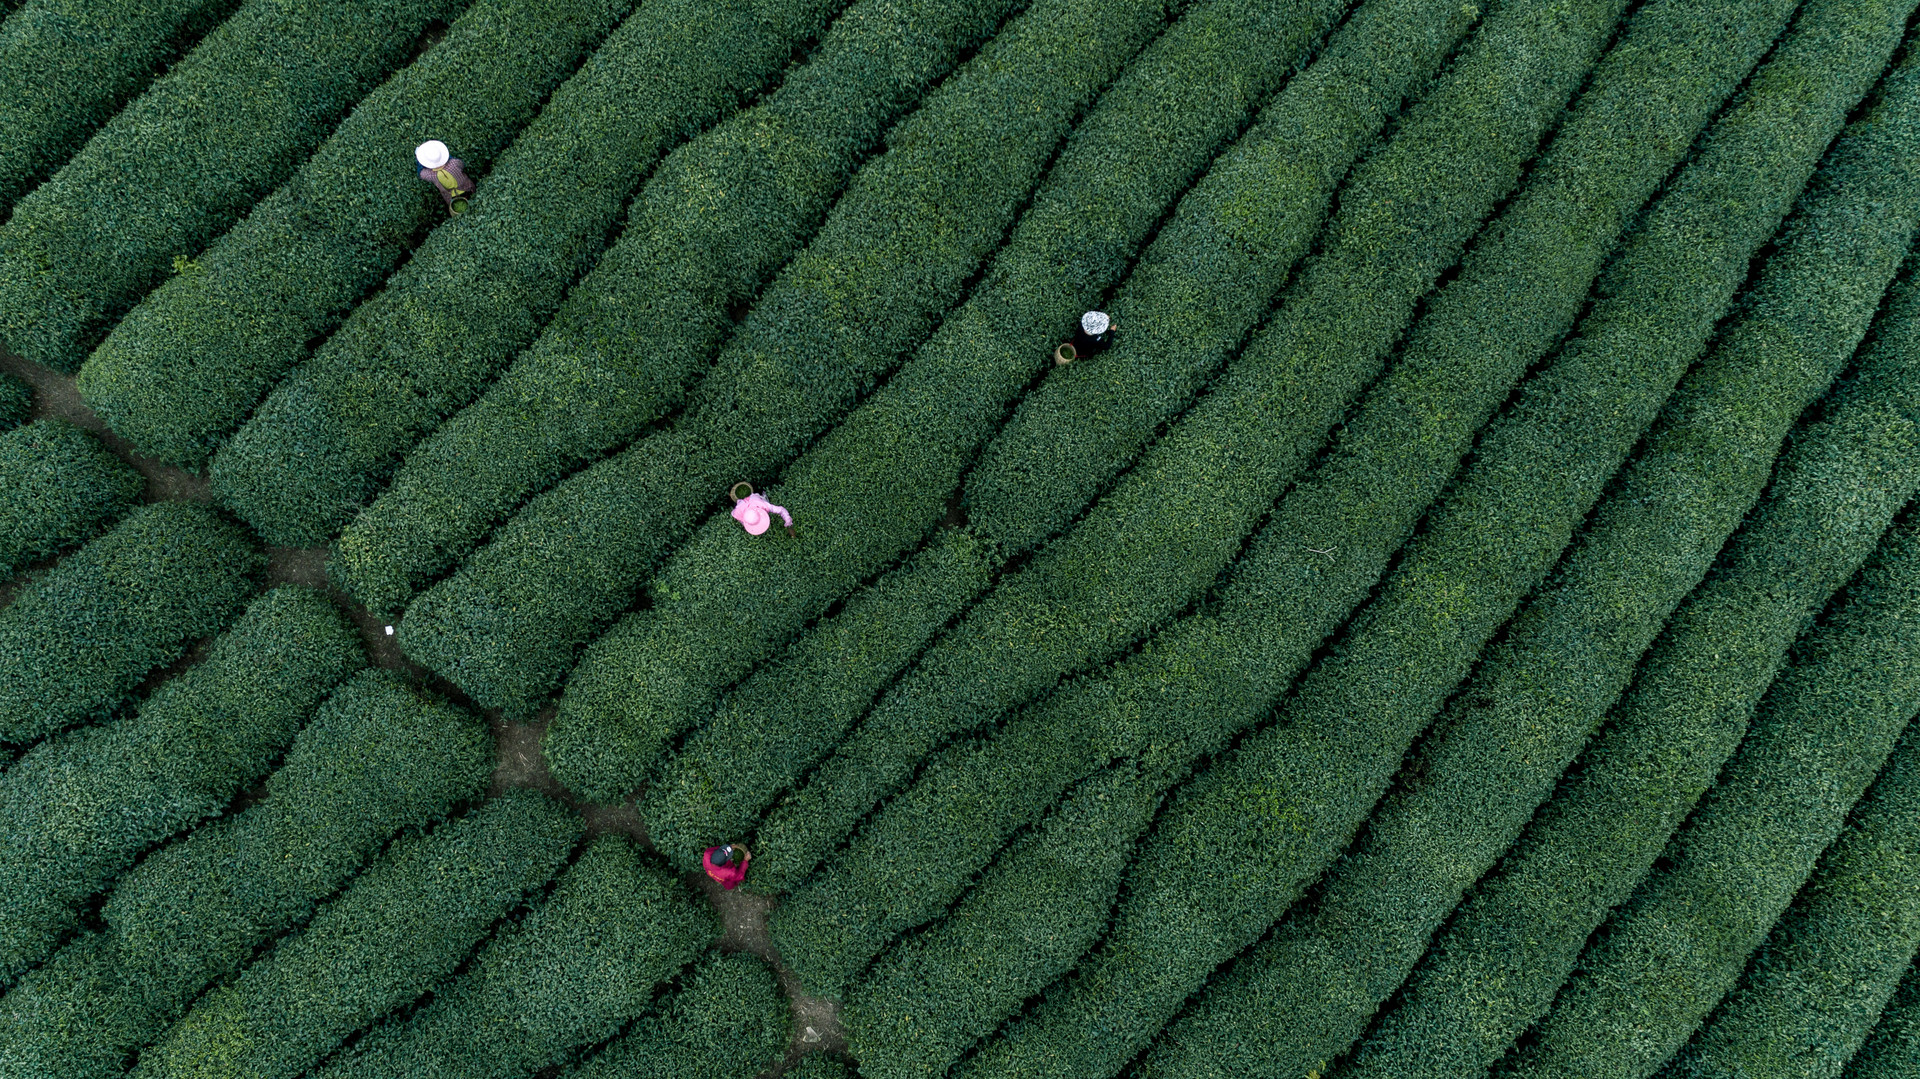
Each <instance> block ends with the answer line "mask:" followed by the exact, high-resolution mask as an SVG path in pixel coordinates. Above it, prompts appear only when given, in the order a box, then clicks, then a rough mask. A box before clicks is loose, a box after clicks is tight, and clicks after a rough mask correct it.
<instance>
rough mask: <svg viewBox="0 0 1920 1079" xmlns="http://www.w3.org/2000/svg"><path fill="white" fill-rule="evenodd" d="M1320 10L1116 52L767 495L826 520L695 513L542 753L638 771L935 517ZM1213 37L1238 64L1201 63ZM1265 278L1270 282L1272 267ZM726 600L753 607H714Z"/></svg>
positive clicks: (1216, 21) (1216, 7) (1232, 16)
mask: <svg viewBox="0 0 1920 1079" xmlns="http://www.w3.org/2000/svg"><path fill="white" fill-rule="evenodd" d="M1427 14H1431V13H1430V12H1428V13H1427ZM1332 15H1333V12H1332V11H1331V10H1330V9H1328V8H1326V7H1324V6H1323V5H1320V4H1318V3H1317V2H1316V3H1301V4H1286V5H1282V6H1281V7H1280V9H1279V10H1278V11H1276V10H1274V8H1273V6H1272V5H1271V4H1269V3H1267V2H1266V0H1216V2H1214V3H1210V4H1207V5H1205V6H1203V7H1201V8H1198V9H1196V10H1194V11H1192V12H1189V13H1188V14H1187V15H1185V16H1184V17H1182V18H1181V20H1180V21H1179V22H1177V23H1175V24H1174V26H1173V27H1171V28H1170V29H1169V30H1168V31H1167V32H1166V34H1165V35H1163V36H1162V37H1161V38H1160V39H1159V40H1158V41H1156V42H1155V43H1154V44H1153V45H1151V46H1149V48H1148V49H1147V50H1146V51H1145V52H1144V53H1143V54H1142V56H1141V58H1140V59H1138V60H1136V61H1135V62H1134V63H1133V64H1131V65H1129V67H1128V69H1127V70H1126V71H1125V72H1123V73H1122V74H1121V76H1120V78H1119V79H1118V80H1117V81H1116V83H1115V85H1114V86H1113V87H1112V88H1110V89H1109V90H1108V91H1107V93H1106V94H1104V95H1103V96H1102V98H1101V100H1100V101H1099V102H1098V103H1097V104H1096V105H1095V107H1094V109H1093V110H1092V112H1091V113H1090V114H1089V116H1088V118H1087V119H1086V120H1083V121H1082V122H1081V124H1080V126H1079V129H1078V131H1077V132H1076V134H1075V136H1074V137H1073V138H1072V139H1071V140H1069V142H1068V143H1067V145H1066V147H1065V148H1064V149H1063V150H1062V154H1061V158H1060V160H1059V162H1058V163H1057V164H1056V165H1055V166H1054V169H1053V171H1052V172H1051V173H1050V174H1049V177H1048V180H1047V181H1046V182H1045V183H1043V185H1042V187H1041V190H1040V192H1039V193H1038V195H1037V196H1036V203H1035V205H1034V207H1033V208H1031V209H1030V210H1029V211H1028V212H1027V214H1026V215H1024V217H1023V218H1022V221H1021V223H1020V225H1019V226H1017V227H1016V228H1015V230H1014V233H1013V237H1012V239H1011V240H1009V242H1008V245H1007V246H1006V247H1004V248H1002V250H1001V251H1000V253H999V255H998V256H997V257H996V259H995V261H994V263H993V265H992V266H991V267H990V268H989V270H988V271H987V276H986V278H985V279H984V280H983V282H982V284H981V285H980V286H979V287H977V288H976V289H975V291H974V293H973V295H972V297H971V298H970V299H969V301H968V302H967V304H966V305H964V306H963V307H962V308H961V309H959V310H958V311H957V312H955V313H954V314H953V315H951V316H949V317H948V319H947V320H946V322H945V323H944V324H943V325H942V327H941V329H940V330H938V331H936V333H935V335H934V337H933V338H932V339H931V340H930V341H929V343H928V344H927V345H926V346H924V347H923V348H922V350H921V352H920V353H919V354H918V355H917V356H916V357H915V358H914V359H913V360H911V361H909V362H908V363H907V364H906V365H905V366H903V367H902V369H901V370H900V371H899V372H897V373H896V374H895V375H894V377H893V378H892V379H891V380H889V382H888V383H887V385H886V386H885V387H883V388H882V389H880V390H879V391H877V392H876V393H875V395H874V396H873V397H872V398H871V399H869V400H868V401H867V402H866V403H865V404H863V406H862V407H861V408H859V409H858V410H856V411H855V412H854V413H853V414H852V415H851V416H849V417H848V418H847V419H846V420H844V421H843V422H841V424H840V425H839V426H837V427H836V428H834V429H833V430H832V431H831V432H830V433H828V434H826V435H825V436H823V437H822V439H821V441H820V442H819V443H818V444H816V445H815V446H814V448H813V449H812V450H811V451H810V452H809V453H807V454H806V455H804V456H803V457H802V458H801V459H800V460H798V461H797V462H795V464H794V465H793V466H792V467H790V468H789V469H788V470H787V473H786V475H785V477H784V478H783V482H782V483H781V484H780V486H779V487H778V488H777V489H775V490H774V492H773V496H774V497H777V498H785V499H788V500H789V501H792V502H793V503H794V504H796V505H803V506H806V507H808V513H809V514H810V515H813V516H815V517H817V518H818V519H820V520H824V521H831V522H832V523H833V524H832V527H831V528H824V529H820V528H816V529H810V530H809V531H808V532H807V539H806V542H805V543H789V544H776V543H743V542H741V537H740V533H739V527H738V525H737V523H736V522H734V521H733V520H731V518H729V517H727V516H726V515H724V514H716V515H714V516H713V517H711V518H709V520H708V521H707V523H706V524H705V526H704V527H703V528H702V529H701V530H700V531H699V532H697V533H696V537H695V539H694V540H693V541H692V542H690V543H688V544H687V545H685V546H683V547H682V548H681V549H680V551H679V553H678V554H677V555H676V556H675V557H674V558H673V559H672V560H671V561H670V562H669V563H668V564H667V565H666V566H664V567H663V568H662V570H661V572H660V574H659V576H657V577H656V578H655V579H654V581H653V583H652V591H653V594H654V596H655V597H656V600H655V603H654V607H653V609H652V610H651V611H649V612H647V613H645V614H640V615H633V616H629V617H628V618H627V619H625V620H624V621H623V622H622V623H621V624H620V625H618V626H616V627H615V628H614V629H613V630H612V631H611V632H609V633H608V634H607V635H606V636H604V637H602V638H601V639H600V640H599V641H598V642H596V643H595V644H594V645H593V646H592V648H591V650H590V651H589V653H588V654H587V655H586V656H585V657H584V658H583V660H582V663H581V666H580V667H579V669H578V670H576V671H575V673H574V675H573V676H572V677H571V679H570V680H569V682H568V685H567V690H566V696H565V698H564V699H563V701H562V703H561V706H560V715H559V718H558V719H557V720H556V723H555V726H554V728H553V734H552V736H551V738H550V739H549V741H548V751H549V752H550V753H551V754H553V756H554V757H555V759H556V760H560V761H568V760H573V759H578V758H579V757H580V756H583V755H585V754H587V753H591V754H593V755H594V756H595V757H598V758H600V759H606V758H610V757H613V756H614V753H615V752H616V751H615V750H612V749H611V748H609V744H610V743H611V742H613V741H614V738H613V737H612V736H613V735H614V733H615V731H616V730H618V731H619V733H621V734H625V735H628V737H627V738H625V739H623V741H624V742H625V743H626V744H623V745H621V746H619V748H618V750H617V752H618V753H619V754H620V755H622V756H624V757H625V759H626V761H627V762H628V771H629V774H630V775H633V776H634V778H637V774H635V773H637V770H638V769H641V768H645V767H646V766H647V765H649V764H650V763H651V759H652V758H653V757H654V756H655V755H656V754H657V752H658V745H657V739H659V738H660V737H661V736H664V735H670V734H673V733H677V732H678V731H680V730H683V729H685V728H686V727H687V726H689V725H690V724H691V723H692V722H693V721H694V720H695V718H696V717H698V716H699V715H701V714H702V713H703V712H704V710H705V708H706V706H707V705H708V703H709V702H710V700H711V697H712V694H714V693H715V692H716V691H717V690H718V689H719V688H720V687H722V686H724V685H726V684H727V683H730V682H732V681H734V680H736V679H738V678H739V677H741V676H742V675H744V674H745V673H747V671H749V670H750V669H751V667H752V665H753V663H754V662H755V661H757V660H758V659H760V658H762V657H763V656H765V655H767V654H768V653H770V652H772V651H773V650H774V649H775V648H777V647H778V646H780V645H782V644H784V643H785V642H786V640H787V639H788V638H790V637H791V636H792V635H793V634H795V633H797V632H798V631H800V629H801V628H802V627H803V626H804V625H805V623H806V622H808V621H811V620H812V619H814V618H817V617H819V615H820V614H822V613H823V612H824V611H825V610H826V609H827V607H828V606H830V605H831V603H832V602H833V601H834V600H836V599H838V598H839V597H840V596H842V595H844V594H845V593H846V592H848V591H850V590H852V589H853V588H854V587H856V586H857V585H858V584H859V583H860V582H861V581H862V580H863V579H865V578H867V577H869V576H871V575H872V574H873V573H875V572H876V571H878V570H880V569H882V568H883V567H884V566H885V564H886V562H887V561H888V560H890V559H891V558H894V557H897V556H898V555H899V554H900V553H901V552H903V551H905V550H909V549H911V547H912V545H913V544H914V543H916V542H917V541H919V540H920V539H921V538H922V537H923V536H924V535H925V534H926V532H927V531H928V529H929V528H931V527H933V526H934V525H935V523H936V522H937V521H938V520H939V519H940V517H941V516H942V514H943V513H944V511H945V509H946V504H947V502H948V499H949V496H950V495H951V494H953V493H954V487H955V485H956V484H957V483H958V481H959V479H960V476H961V474H962V473H963V471H964V469H965V466H966V464H967V462H968V460H969V458H970V457H971V456H972V454H973V452H974V450H976V449H977V448H978V447H979V446H980V445H981V444H982V443H983V442H985V441H986V440H987V439H988V438H990V437H991V436H992V434H993V431H994V429H995V427H996V426H997V421H998V420H999V418H1000V415H1001V412H1002V410H1003V409H1004V408H1005V406H1006V405H1007V404H1008V403H1009V402H1010V401H1011V399H1012V398H1013V397H1014V396H1016V394H1017V392H1018V390H1019V388H1020V387H1021V385H1023V384H1024V383H1025V382H1027V381H1028V380H1029V379H1030V378H1031V376H1032V373H1033V371H1034V370H1035V369H1036V368H1037V367H1039V366H1041V365H1042V364H1044V363H1045V362H1046V355H1047V348H1046V345H1047V342H1048V341H1049V340H1051V338H1052V337H1053V336H1056V335H1057V334H1058V332H1059V330H1058V328H1059V326H1061V325H1063V324H1066V325H1070V324H1071V323H1072V320H1073V319H1074V318H1075V317H1077V311H1076V310H1075V306H1076V305H1074V304H1072V303H1071V302H1070V301H1072V300H1074V299H1075V298H1078V299H1080V300H1082V301H1083V302H1086V303H1091V302H1093V301H1094V300H1095V299H1097V297H1098V293H1097V291H1095V290H1096V289H1097V288H1098V287H1100V286H1102V285H1104V284H1106V283H1108V282H1110V281H1111V280H1113V279H1114V278H1116V277H1118V276H1119V275H1120V272H1121V270H1122V269H1123V268H1124V263H1123V262H1122V259H1123V258H1124V255H1125V253H1126V252H1127V250H1128V249H1129V248H1130V247H1131V246H1133V243H1135V242H1137V241H1138V240H1140V239H1143V238H1144V237H1145V236H1146V235H1147V234H1148V231H1149V229H1150V227H1151V225H1152V224H1153V223H1154V221H1155V220H1156V218H1157V217H1158V216H1159V214H1160V213H1161V212H1162V211H1163V210H1164V207H1165V204H1166V202H1167V201H1170V200H1171V199H1172V197H1173V195H1174V194H1175V192H1177V191H1178V189H1179V187H1180V185H1181V184H1183V183H1184V182H1185V180H1186V178H1187V176H1188V175H1189V174H1190V173H1191V172H1192V171H1193V170H1195V169H1197V168H1199V167H1200V166H1201V165H1202V164H1204V163H1205V160H1206V158H1205V154H1206V151H1207V150H1209V149H1211V148H1212V147H1213V146H1215V145H1217V144H1218V142H1219V140H1221V139H1222V138H1224V137H1225V135H1226V134H1228V133H1229V132H1230V131H1231V127H1230V122H1231V121H1232V120H1233V119H1236V118H1239V117H1241V116H1243V115H1244V113H1245V110H1246V106H1247V99H1248V98H1249V97H1251V96H1252V95H1253V93H1254V92H1255V91H1257V90H1258V89H1259V88H1260V87H1261V86H1262V85H1263V83H1264V82H1265V81H1268V80H1271V81H1278V79H1279V77H1280V74H1281V72H1282V71H1283V70H1284V67H1285V63H1284V60H1285V59H1286V58H1288V57H1290V56H1292V55H1295V54H1296V53H1297V52H1298V51H1299V50H1300V49H1301V48H1302V47H1303V42H1304V40H1305V39H1307V38H1308V37H1309V36H1310V35H1311V33H1312V32H1313V31H1314V30H1315V29H1317V28H1318V27H1319V26H1321V25H1322V24H1324V23H1325V22H1327V21H1330V19H1331V18H1332ZM1227 42H1233V43H1234V44H1235V46H1236V49H1235V54H1236V56H1237V57H1238V62H1239V64H1240V65H1244V66H1229V65H1228V64H1227V63H1226V62H1225V61H1224V59H1223V58H1222V57H1220V56H1219V54H1218V53H1219V51H1221V50H1225V49H1226V48H1228V46H1227V45H1226V44H1225V43H1227ZM1256 72H1258V73H1260V76H1263V77H1256V74H1255V73H1256ZM1219 82H1225V83H1226V87H1225V89H1224V90H1221V89H1215V90H1213V91H1211V92H1210V93H1209V94H1208V96H1205V97H1202V96H1200V94H1201V90H1200V89H1199V87H1201V86H1205V85H1207V84H1210V83H1219ZM1188 86H1192V87H1194V89H1193V90H1192V92H1183V91H1182V90H1181V89H1180V88H1182V87H1188ZM1173 93H1178V94H1179V96H1181V97H1183V98H1190V99H1191V100H1190V101H1189V104H1188V106H1187V107H1186V108H1185V109H1183V110H1181V112H1180V114H1179V115H1180V116H1181V117H1182V120H1181V121H1180V122H1179V123H1173V122H1168V121H1165V120H1162V119H1160V118H1159V116H1160V115H1161V114H1164V111H1165V110H1164V108H1163V106H1162V102H1163V100H1164V98H1163V95H1165V94H1173ZM1122 145H1129V146H1135V147H1138V149H1136V150H1135V151H1134V152H1135V153H1138V154H1140V155H1141V156H1142V157H1147V156H1151V157H1152V158H1154V159H1155V161H1156V163H1155V165H1154V166H1153V171H1149V170H1148V167H1147V166H1146V165H1145V164H1144V163H1136V162H1134V161H1132V160H1130V159H1129V157H1127V156H1123V154H1122V152H1121V150H1120V149H1119V147H1120V146H1122ZM1176 154H1178V156H1176ZM1183 166H1184V167H1183ZM1094 176H1103V177H1106V178H1105V179H1104V180H1100V181H1095V180H1094V179H1092V177H1094ZM1122 184H1124V186H1126V187H1128V188H1130V189H1132V191H1133V195H1132V198H1131V199H1129V200H1127V201H1121V200H1120V199H1119V198H1118V197H1116V196H1114V195H1112V194H1111V192H1112V190H1113V188H1114V187H1118V186H1121V185H1122ZM1276 202H1277V203H1279V204H1281V206H1282V207H1288V206H1289V205H1290V204H1289V203H1288V201H1287V200H1283V199H1276ZM1275 213H1276V215H1279V216H1285V215H1286V209H1285V208H1282V209H1277V210H1276V211H1275ZM1122 229H1125V230H1126V231H1124V232H1123V231H1122ZM1067 237H1079V238H1078V239H1067ZM1089 264H1093V265H1100V266H1102V270H1101V271H1100V272H1101V273H1102V277H1103V278H1104V280H1101V279H1096V280H1093V281H1087V280H1076V278H1082V277H1084V275H1086V274H1089V273H1093V272H1096V271H1095V270H1093V269H1092V266H1090V265H1089ZM1269 276H1270V277H1271V279H1272V280H1271V282H1270V283H1271V284H1272V285H1274V286H1275V287H1277V286H1278V282H1279V280H1280V278H1281V276H1282V273H1281V272H1279V271H1274V272H1271V273H1270V275H1269ZM1165 291H1166V293H1167V294H1171V293H1172V292H1173V290H1172V289H1167V290H1165ZM1183 298H1184V294H1183ZM1063 301H1067V302H1063ZM1003 553H1004V552H1003ZM663 596H664V597H667V598H666V599H665V601H664V602H663V601H662V599H661V598H660V597H663ZM964 598H965V597H956V601H957V600H959V599H964ZM744 609H751V610H752V611H753V612H754V616H753V618H752V619H751V620H742V619H737V618H734V617H732V614H733V612H736V611H740V610H744ZM649 742H654V744H649ZM583 743H586V744H588V745H591V746H592V748H591V749H585V748H583ZM594 743H598V744H594ZM562 767H563V768H564V767H565V765H562ZM608 781H609V782H610V781H611V777H609V780H608Z"/></svg>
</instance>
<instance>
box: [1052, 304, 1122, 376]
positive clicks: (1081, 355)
mask: <svg viewBox="0 0 1920 1079" xmlns="http://www.w3.org/2000/svg"><path fill="white" fill-rule="evenodd" d="M1112 343H1113V319H1112V318H1111V317H1110V316H1109V315H1108V314H1107V313H1106V312H1105V311H1088V312H1087V313H1086V314H1084V315H1081V316H1080V324H1079V325H1078V326H1076V327H1075V328H1074V333H1073V337H1072V338H1070V339H1069V340H1068V341H1067V342H1066V343H1064V344H1062V345H1061V346H1060V347H1059V348H1056V349H1054V350H1053V362H1054V363H1059V364H1067V363H1072V362H1073V361H1075V360H1083V359H1086V358H1087V357H1088V356H1091V355H1093V354H1094V353H1096V352H1099V351H1100V350H1102V349H1104V348H1106V347H1107V346H1108V345H1110V344H1112Z"/></svg>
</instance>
